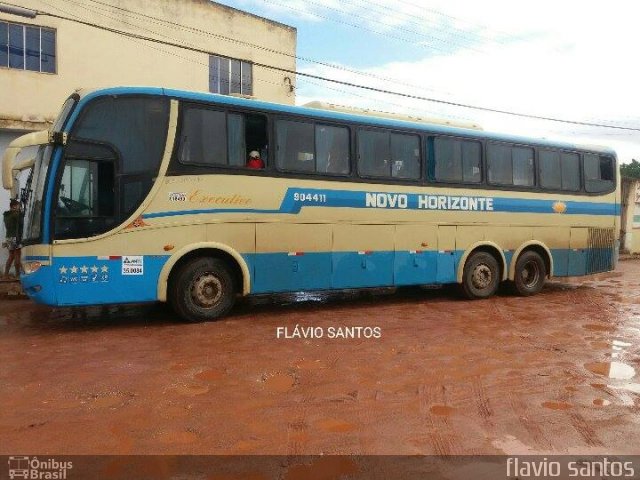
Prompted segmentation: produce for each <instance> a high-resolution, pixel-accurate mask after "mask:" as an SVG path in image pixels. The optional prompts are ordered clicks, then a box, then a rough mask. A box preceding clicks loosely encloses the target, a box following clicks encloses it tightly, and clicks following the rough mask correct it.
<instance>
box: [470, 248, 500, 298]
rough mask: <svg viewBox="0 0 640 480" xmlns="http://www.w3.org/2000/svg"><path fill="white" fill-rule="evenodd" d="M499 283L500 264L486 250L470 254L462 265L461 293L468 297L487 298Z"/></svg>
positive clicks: (494, 291)
mask: <svg viewBox="0 0 640 480" xmlns="http://www.w3.org/2000/svg"><path fill="white" fill-rule="evenodd" d="M499 284H500V266H499V265H498V261H497V260H496V258H495V257H494V256H493V255H491V254H490V253H488V252H482V251H481V252H476V253H473V254H471V256H470V257H469V258H468V259H467V262H466V263H465V265H464V272H463V274H462V293H463V294H464V296H466V297H467V298H470V299H479V298H488V297H490V296H491V295H493V294H494V293H496V290H497V289H498V285H499Z"/></svg>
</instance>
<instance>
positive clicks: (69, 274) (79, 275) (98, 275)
mask: <svg viewBox="0 0 640 480" xmlns="http://www.w3.org/2000/svg"><path fill="white" fill-rule="evenodd" d="M58 272H59V273H60V276H59V281H60V283H63V284H70V285H73V284H77V283H80V281H82V283H87V282H89V283H104V282H108V281H109V266H108V265H99V264H97V265H96V264H94V265H91V264H89V265H81V266H77V265H72V266H67V265H61V266H60V267H58ZM89 274H91V275H90V276H89Z"/></svg>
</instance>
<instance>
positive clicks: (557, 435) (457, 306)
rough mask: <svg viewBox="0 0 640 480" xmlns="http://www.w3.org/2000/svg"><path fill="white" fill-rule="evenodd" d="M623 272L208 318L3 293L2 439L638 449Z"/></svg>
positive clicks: (289, 448) (638, 304)
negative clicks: (536, 288) (497, 291)
mask: <svg viewBox="0 0 640 480" xmlns="http://www.w3.org/2000/svg"><path fill="white" fill-rule="evenodd" d="M618 271H619V272H620V274H619V275H618V276H614V277H612V278H608V279H606V280H600V281H590V282H586V283H583V284H581V285H576V284H563V283H552V284H550V285H548V286H547V287H546V288H545V289H544V290H543V292H542V293H541V294H539V295H538V296H535V297H531V298H518V297H512V296H509V295H507V294H504V295H499V296H496V297H494V298H492V299H489V300H486V301H475V302H470V301H464V300H460V299H459V298H457V297H456V295H455V292H454V291H453V290H452V289H449V288H446V289H440V290H424V289H409V290H403V291H399V292H396V293H390V292H366V293H360V294H353V293H347V294H344V293H343V294H339V295H331V296H329V297H326V296H323V295H307V296H304V295H299V296H289V297H277V298H276V299H256V300H252V301H245V302H243V303H242V304H241V305H239V306H238V307H237V308H236V309H235V311H234V313H233V314H232V315H231V316H230V317H228V318H226V319H224V320H221V321H218V322H211V323H205V324H196V325H191V324H183V323H180V322H179V321H177V319H176V318H175V316H174V315H173V314H172V313H171V312H170V311H169V310H168V309H167V308H165V307H163V306H160V305H155V306H142V307H141V306H137V307H108V308H90V309H57V310H53V309H49V308H45V307H39V306H35V305H33V304H32V303H30V301H28V300H11V299H3V300H0V405H1V410H0V411H1V413H0V453H1V454H15V453H16V452H25V453H29V452H32V453H38V454H163V453H173V454H213V453H215V454H287V455H301V454H338V453H339V454H409V455H412V454H501V453H507V454H516V453H518V454H523V453H545V454H546V453H552V452H555V453H576V454H578V453H580V454H583V453H585V454H586V453H617V454H622V453H640V452H639V447H638V446H639V445H640V261H626V262H621V264H620V266H619V270H618ZM296 325H298V327H299V328H298V330H297V333H298V334H299V335H297V336H296V335H295V333H296V329H295V327H296ZM308 327H314V328H313V330H310V329H309V328H308ZM345 327H370V328H368V329H367V328H361V329H357V328H345ZM375 327H379V330H376V329H375ZM376 332H379V335H378V334H377V333H376ZM311 333H313V336H314V337H316V338H309V336H310V335H311ZM320 334H322V337H321V338H317V337H319V336H320ZM278 336H279V337H280V338H278ZM305 336H307V338H304V337H305ZM343 336H351V337H356V338H343ZM330 337H332V338H330ZM357 337H360V338H357ZM367 337H369V338H367ZM376 337H379V338H376ZM345 468H346V467H345Z"/></svg>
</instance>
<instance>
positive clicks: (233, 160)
mask: <svg viewBox="0 0 640 480" xmlns="http://www.w3.org/2000/svg"><path fill="white" fill-rule="evenodd" d="M227 132H228V137H229V138H228V140H229V165H232V166H240V167H248V166H249V165H248V161H249V156H250V154H251V152H258V156H259V158H260V159H261V160H262V162H263V163H264V165H265V166H266V165H267V162H268V160H269V158H268V157H269V148H268V143H269V138H268V133H267V117H266V116H265V115H261V114H239V113H230V114H229V116H228V118H227ZM253 168H255V167H253Z"/></svg>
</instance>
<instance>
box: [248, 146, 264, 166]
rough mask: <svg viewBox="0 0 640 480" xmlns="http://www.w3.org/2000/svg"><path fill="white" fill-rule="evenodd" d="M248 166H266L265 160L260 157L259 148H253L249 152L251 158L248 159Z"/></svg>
mask: <svg viewBox="0 0 640 480" xmlns="http://www.w3.org/2000/svg"><path fill="white" fill-rule="evenodd" d="M247 168H251V169H255V170H260V169H262V168H264V162H263V161H262V159H261V158H260V153H259V152H258V151H257V150H252V151H251V152H250V153H249V159H248V160H247Z"/></svg>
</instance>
